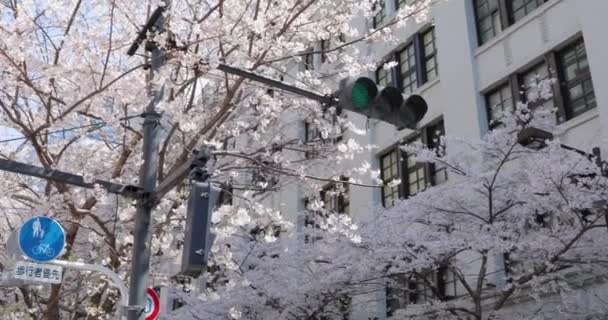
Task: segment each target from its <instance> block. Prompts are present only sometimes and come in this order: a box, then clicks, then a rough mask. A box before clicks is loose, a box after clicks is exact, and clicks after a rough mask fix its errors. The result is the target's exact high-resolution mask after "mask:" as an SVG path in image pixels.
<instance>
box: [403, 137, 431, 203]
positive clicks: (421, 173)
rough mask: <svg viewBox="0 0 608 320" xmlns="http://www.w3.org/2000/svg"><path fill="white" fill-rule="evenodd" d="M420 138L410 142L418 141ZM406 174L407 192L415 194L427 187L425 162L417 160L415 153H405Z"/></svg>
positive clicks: (411, 194)
mask: <svg viewBox="0 0 608 320" xmlns="http://www.w3.org/2000/svg"><path fill="white" fill-rule="evenodd" d="M418 140H419V138H417V139H415V140H414V141H411V142H410V143H416V142H418ZM405 164H406V167H405V174H406V178H407V180H406V181H407V184H406V185H405V188H406V189H405V190H406V194H407V195H408V196H413V195H415V194H416V193H418V192H420V191H424V189H426V182H427V176H426V172H425V169H426V168H425V165H426V164H425V163H423V162H416V156H415V155H414V154H413V153H409V152H408V153H405Z"/></svg>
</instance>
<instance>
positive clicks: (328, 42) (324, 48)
mask: <svg viewBox="0 0 608 320" xmlns="http://www.w3.org/2000/svg"><path fill="white" fill-rule="evenodd" d="M330 46H331V40H330V39H327V40H321V63H323V62H325V61H326V60H327V53H325V52H326V51H327V50H329V48H330Z"/></svg>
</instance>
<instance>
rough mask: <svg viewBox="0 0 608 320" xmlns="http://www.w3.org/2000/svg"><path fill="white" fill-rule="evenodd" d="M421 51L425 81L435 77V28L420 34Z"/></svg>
mask: <svg viewBox="0 0 608 320" xmlns="http://www.w3.org/2000/svg"><path fill="white" fill-rule="evenodd" d="M422 52H423V57H424V61H423V62H424V70H423V73H424V75H425V81H431V80H433V79H435V78H437V74H438V73H437V47H436V46H435V28H431V29H430V30H429V31H427V32H425V33H424V34H422Z"/></svg>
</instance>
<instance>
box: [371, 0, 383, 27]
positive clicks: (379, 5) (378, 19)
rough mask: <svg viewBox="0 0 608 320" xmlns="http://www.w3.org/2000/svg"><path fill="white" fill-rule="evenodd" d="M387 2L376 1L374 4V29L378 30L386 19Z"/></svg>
mask: <svg viewBox="0 0 608 320" xmlns="http://www.w3.org/2000/svg"><path fill="white" fill-rule="evenodd" d="M384 1H385V0H376V2H375V3H374V7H373V11H374V12H376V14H375V15H374V28H378V27H380V26H381V25H382V23H383V22H384V19H386V3H385V2H384Z"/></svg>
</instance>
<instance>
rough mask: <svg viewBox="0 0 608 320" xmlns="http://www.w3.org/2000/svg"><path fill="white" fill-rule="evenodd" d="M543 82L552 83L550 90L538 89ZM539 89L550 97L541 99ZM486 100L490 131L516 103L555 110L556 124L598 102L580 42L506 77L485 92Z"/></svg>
mask: <svg viewBox="0 0 608 320" xmlns="http://www.w3.org/2000/svg"><path fill="white" fill-rule="evenodd" d="M556 70H557V71H558V72H556ZM546 79H553V80H555V82H554V83H551V84H548V85H549V86H550V87H544V88H541V87H539V86H538V84H539V83H541V81H543V80H546ZM539 90H540V91H541V92H543V91H544V92H545V93H549V94H553V96H552V97H551V98H547V97H545V98H543V96H544V94H539ZM547 90H550V92H547ZM485 97H486V105H487V109H488V121H489V122H490V128H493V127H495V126H496V125H497V124H498V123H499V122H498V119H499V115H500V112H502V111H511V110H513V108H514V105H515V103H514V102H515V101H516V100H517V101H519V100H521V101H526V102H528V107H529V108H531V109H534V108H538V107H544V108H553V107H556V108H557V122H558V123H560V122H563V121H566V120H569V119H572V118H574V117H577V116H579V115H581V114H583V113H584V112H586V111H588V110H591V109H593V108H595V107H596V105H597V102H596V100H595V94H594V90H593V81H592V79H591V72H590V70H589V64H588V61H587V55H586V52H585V45H584V41H583V39H578V40H576V41H575V42H574V43H572V44H570V45H569V46H567V47H565V48H564V49H562V50H560V51H557V52H555V51H551V52H548V53H547V54H545V55H544V56H543V57H541V59H540V62H538V63H536V64H534V65H533V66H532V67H530V68H528V69H527V70H524V71H523V72H520V73H517V74H513V75H511V76H509V77H508V80H507V82H506V83H504V84H502V85H501V86H499V87H497V88H495V89H493V90H492V91H490V92H488V93H487V94H486V95H485Z"/></svg>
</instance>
